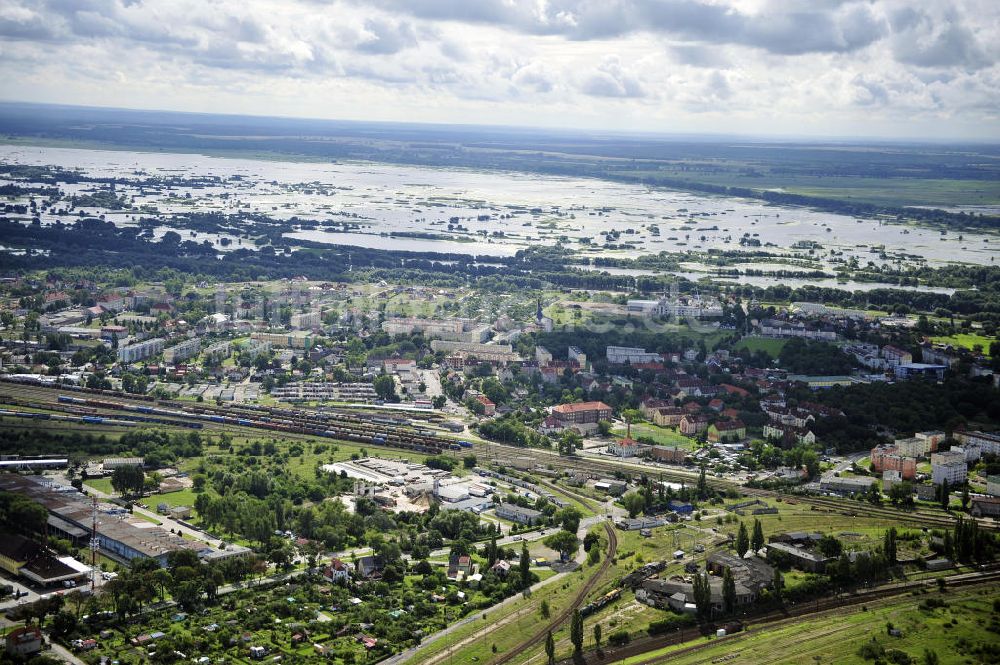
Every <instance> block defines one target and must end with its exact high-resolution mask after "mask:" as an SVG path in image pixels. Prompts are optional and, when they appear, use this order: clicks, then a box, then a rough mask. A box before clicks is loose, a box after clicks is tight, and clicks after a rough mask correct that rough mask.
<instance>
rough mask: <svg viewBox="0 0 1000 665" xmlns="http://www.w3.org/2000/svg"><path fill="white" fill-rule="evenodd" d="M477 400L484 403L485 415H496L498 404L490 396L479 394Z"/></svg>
mask: <svg viewBox="0 0 1000 665" xmlns="http://www.w3.org/2000/svg"><path fill="white" fill-rule="evenodd" d="M476 401H477V402H479V403H480V404H482V405H483V415H484V416H493V415H496V412H497V405H496V404H494V403H493V401H492V400H491V399H490V398H489V397H487V396H486V395H477V396H476Z"/></svg>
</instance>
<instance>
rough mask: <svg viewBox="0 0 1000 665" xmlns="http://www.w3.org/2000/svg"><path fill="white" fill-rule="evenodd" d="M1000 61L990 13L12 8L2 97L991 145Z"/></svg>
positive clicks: (751, 0) (585, 1)
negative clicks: (947, 134) (928, 135)
mask: <svg viewBox="0 0 1000 665" xmlns="http://www.w3.org/2000/svg"><path fill="white" fill-rule="evenodd" d="M998 58H1000V4H998V3H996V2H995V0H921V2H919V3H914V2H912V0H213V1H212V2H204V0H0V72H2V73H3V74H4V84H5V85H4V92H3V96H4V97H5V98H8V99H27V100H45V101H59V102H65V103H85V104H111V103H115V104H119V105H140V106H145V107H152V108H157V107H166V108H181V109H182V110H205V111H214V110H234V111H238V112H253V113H263V114H268V113H279V112H280V113H282V114H290V115H321V116H327V117H329V116H338V115H340V116H348V117H362V118H376V117H378V118H385V119H400V120H411V119H425V120H431V121H441V122H450V121H454V122H465V123H467V122H501V123H506V122H513V123H522V124H527V123H536V122H542V123H545V124H554V125H559V126H562V125H572V124H577V125H580V126H588V127H616V126H620V125H624V126H627V127H629V128H648V129H654V130H658V129H669V130H671V131H676V130H680V129H683V128H684V127H689V128H691V129H692V130H694V131H706V130H708V131H712V130H713V128H714V129H717V130H718V131H732V130H733V129H734V128H736V127H740V128H747V129H748V130H754V129H756V130H760V131H778V132H783V131H793V132H794V131H797V128H805V130H803V131H819V132H823V131H841V130H839V129H836V128H848V130H850V129H853V128H859V129H860V130H861V131H872V128H871V122H872V120H871V119H872V117H874V116H876V115H877V117H878V118H882V119H884V123H885V124H884V127H885V128H887V131H891V132H902V131H904V130H906V128H908V127H917V126H919V123H921V122H927V123H939V122H940V121H941V119H942V118H947V119H948V122H949V126H961V127H963V128H965V129H963V131H967V132H968V133H969V134H970V135H987V134H988V135H991V136H997V135H1000V128H998V125H997V116H998V108H1000V66H998V64H997V61H998ZM223 104H226V105H227V106H225V107H223V106H222V105H223Z"/></svg>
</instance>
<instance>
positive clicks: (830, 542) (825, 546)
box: [816, 534, 844, 558]
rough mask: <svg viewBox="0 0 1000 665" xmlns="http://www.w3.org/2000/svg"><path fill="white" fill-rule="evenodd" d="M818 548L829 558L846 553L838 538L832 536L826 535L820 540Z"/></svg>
mask: <svg viewBox="0 0 1000 665" xmlns="http://www.w3.org/2000/svg"><path fill="white" fill-rule="evenodd" d="M816 546H817V547H818V548H819V551H820V552H822V553H823V556H825V557H827V558H833V557H837V556H840V553H841V552H843V551H844V545H843V543H841V542H840V540H838V539H837V537H836V536H831V535H830V534H825V535H824V536H823V537H822V538H820V539H819V542H818V543H817V544H816Z"/></svg>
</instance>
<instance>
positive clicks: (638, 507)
mask: <svg viewBox="0 0 1000 665" xmlns="http://www.w3.org/2000/svg"><path fill="white" fill-rule="evenodd" d="M622 505H623V506H625V510H627V511H628V516H629V517H635V516H636V515H638V514H639V513H640V512H642V509H643V508H645V507H646V499H645V497H643V496H642V494H639V493H638V492H629V493H628V494H626V495H625V496H623V497H622Z"/></svg>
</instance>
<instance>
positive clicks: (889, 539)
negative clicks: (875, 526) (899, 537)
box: [882, 527, 896, 566]
mask: <svg viewBox="0 0 1000 665" xmlns="http://www.w3.org/2000/svg"><path fill="white" fill-rule="evenodd" d="M882 553H883V554H884V555H885V559H886V561H888V562H889V565H890V566H894V565H896V527H890V528H889V530H888V531H886V532H885V537H884V538H883V540H882Z"/></svg>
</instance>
